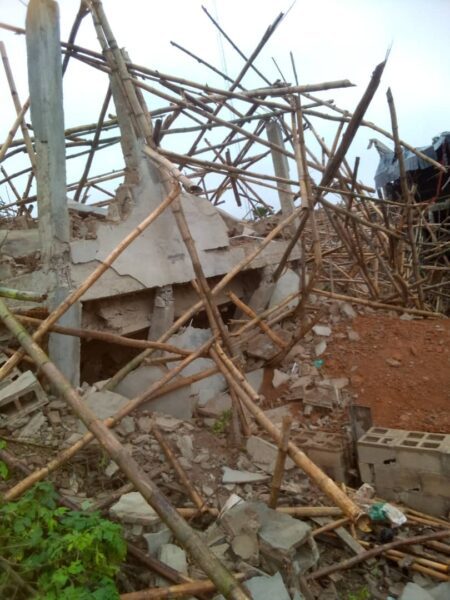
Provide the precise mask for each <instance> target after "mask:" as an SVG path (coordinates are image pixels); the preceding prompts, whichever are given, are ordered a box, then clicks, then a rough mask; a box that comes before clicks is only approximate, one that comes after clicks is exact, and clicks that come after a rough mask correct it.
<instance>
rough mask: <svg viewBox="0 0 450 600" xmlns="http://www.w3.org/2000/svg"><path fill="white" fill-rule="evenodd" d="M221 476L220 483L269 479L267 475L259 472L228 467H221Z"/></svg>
mask: <svg viewBox="0 0 450 600" xmlns="http://www.w3.org/2000/svg"><path fill="white" fill-rule="evenodd" d="M222 469H223V476H222V483H223V484H227V483H255V482H257V481H266V480H267V479H269V477H268V476H267V475H264V474H262V473H261V474H260V473H251V472H250V471H237V470H236V469H230V468H229V467H222Z"/></svg>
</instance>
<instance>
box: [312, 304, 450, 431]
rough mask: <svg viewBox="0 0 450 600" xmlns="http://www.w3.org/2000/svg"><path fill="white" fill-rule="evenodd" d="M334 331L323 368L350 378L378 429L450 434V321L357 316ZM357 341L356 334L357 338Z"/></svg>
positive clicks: (358, 402)
mask: <svg viewBox="0 0 450 600" xmlns="http://www.w3.org/2000/svg"><path fill="white" fill-rule="evenodd" d="M349 329H350V328H349V327H348V326H346V325H342V326H340V327H337V328H336V329H335V330H334V335H333V339H332V341H331V342H330V343H329V344H328V347H327V351H326V353H325V355H324V357H323V358H324V359H325V370H326V372H327V374H329V375H333V376H346V377H348V378H349V379H350V382H351V389H352V392H353V393H354V394H356V395H357V397H356V398H355V400H354V401H355V403H357V404H362V405H364V406H370V407H371V409H372V419H373V423H374V425H379V426H382V427H393V428H397V429H407V430H415V431H420V430H423V431H430V432H439V433H450V320H413V321H404V320H401V319H400V318H399V317H388V316H382V315H380V314H373V315H365V316H361V315H360V316H358V317H356V318H355V319H354V320H353V322H352V325H351V329H353V331H356V332H357V333H358V335H359V339H357V340H355V341H351V340H350V339H348V330H349ZM353 337H355V336H353Z"/></svg>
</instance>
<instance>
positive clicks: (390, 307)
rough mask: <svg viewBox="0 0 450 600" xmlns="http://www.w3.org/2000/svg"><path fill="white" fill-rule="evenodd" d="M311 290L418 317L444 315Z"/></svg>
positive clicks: (355, 302) (319, 293)
mask: <svg viewBox="0 0 450 600" xmlns="http://www.w3.org/2000/svg"><path fill="white" fill-rule="evenodd" d="M312 291H313V292H314V294H318V295H319V296H325V297H326V298H332V299H333V300H342V301H343V302H352V303H354V304H361V305H362V306H370V307H371V308H380V309H386V310H393V311H395V312H400V313H406V314H409V315H417V316H419V317H430V318H431V319H439V318H443V317H444V315H442V314H440V313H437V312H432V311H431V310H420V309H418V308H407V307H406V306H398V305H396V304H386V303H384V302H375V301H374V300H366V299H365V298H357V297H355V296H345V295H344V294H336V293H334V292H327V291H326V290H320V289H318V288H313V290H312Z"/></svg>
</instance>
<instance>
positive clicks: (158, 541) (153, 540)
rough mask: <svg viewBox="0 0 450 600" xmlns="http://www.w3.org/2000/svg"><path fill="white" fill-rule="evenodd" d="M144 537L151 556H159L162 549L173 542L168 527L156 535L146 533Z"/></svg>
mask: <svg viewBox="0 0 450 600" xmlns="http://www.w3.org/2000/svg"><path fill="white" fill-rule="evenodd" d="M143 537H144V539H145V541H146V542H147V547H148V553H149V554H150V555H151V556H157V555H158V553H159V552H160V550H161V547H162V546H164V545H165V544H168V543H169V542H170V541H171V539H172V532H171V531H170V529H168V528H167V527H164V529H161V531H157V532H156V533H144V535H143Z"/></svg>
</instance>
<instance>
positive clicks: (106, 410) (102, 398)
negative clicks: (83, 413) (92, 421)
mask: <svg viewBox="0 0 450 600" xmlns="http://www.w3.org/2000/svg"><path fill="white" fill-rule="evenodd" d="M83 402H84V403H85V405H86V406H87V407H88V408H90V409H91V410H92V411H94V412H95V414H96V415H97V417H98V418H99V419H102V421H103V420H104V419H107V418H108V417H112V416H113V415H114V414H115V413H116V412H117V411H118V410H119V409H120V408H122V407H123V406H125V404H127V403H128V398H125V396H122V395H121V394H119V393H117V392H110V391H109V390H105V391H101V392H88V394H87V395H86V396H84V397H83ZM78 431H79V432H80V433H85V432H86V431H87V429H86V426H85V425H84V424H83V423H82V422H81V421H80V422H79V423H78Z"/></svg>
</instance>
